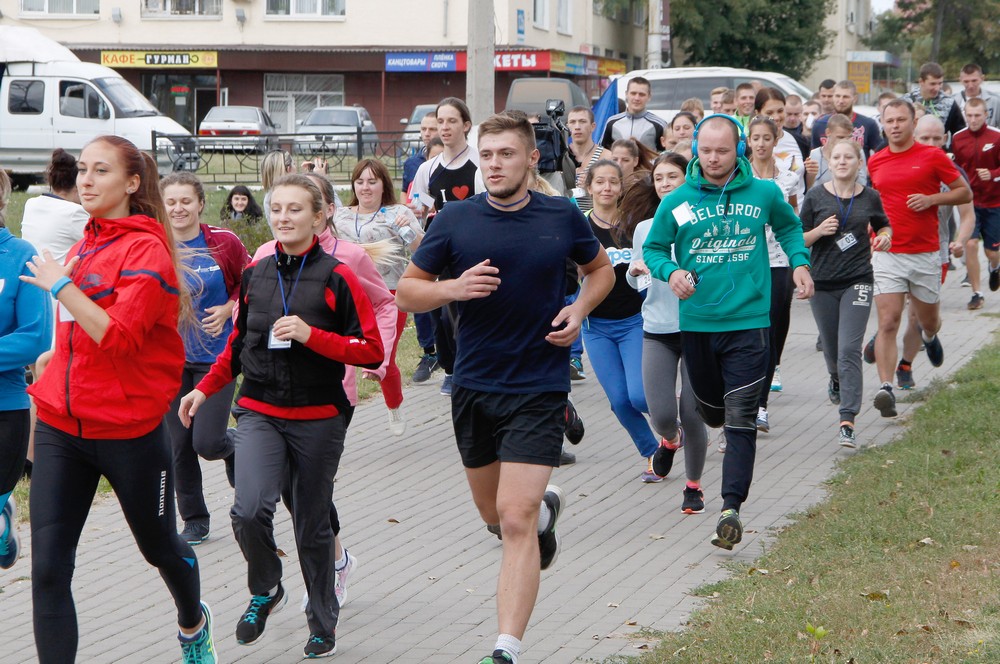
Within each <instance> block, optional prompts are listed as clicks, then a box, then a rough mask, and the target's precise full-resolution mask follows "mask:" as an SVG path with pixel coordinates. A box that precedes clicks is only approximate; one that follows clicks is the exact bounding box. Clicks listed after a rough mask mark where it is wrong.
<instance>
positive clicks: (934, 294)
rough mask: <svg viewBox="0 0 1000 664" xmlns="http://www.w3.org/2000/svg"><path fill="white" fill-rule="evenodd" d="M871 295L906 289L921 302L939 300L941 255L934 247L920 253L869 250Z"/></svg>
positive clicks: (905, 291)
mask: <svg viewBox="0 0 1000 664" xmlns="http://www.w3.org/2000/svg"><path fill="white" fill-rule="evenodd" d="M872 269H873V270H874V272H875V295H883V294H887V293H909V294H910V295H912V296H913V297H915V298H917V299H918V300H920V301H921V302H926V303H927V304H937V303H938V302H940V301H941V256H940V254H938V252H936V251H928V252H926V253H922V254H893V253H890V252H888V251H874V252H872Z"/></svg>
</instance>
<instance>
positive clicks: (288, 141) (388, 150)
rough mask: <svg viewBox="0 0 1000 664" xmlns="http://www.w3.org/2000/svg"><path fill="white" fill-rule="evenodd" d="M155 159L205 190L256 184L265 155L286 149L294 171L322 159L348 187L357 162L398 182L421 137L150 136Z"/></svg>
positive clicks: (395, 134) (330, 173) (358, 133)
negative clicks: (373, 162) (379, 167)
mask: <svg viewBox="0 0 1000 664" xmlns="http://www.w3.org/2000/svg"><path fill="white" fill-rule="evenodd" d="M152 144H153V145H154V146H157V147H155V148H154V156H155V157H157V161H161V160H164V159H165V160H167V161H169V163H171V164H172V165H173V169H174V170H184V171H192V172H194V173H195V175H197V176H198V177H199V178H200V179H201V181H202V182H203V183H204V184H205V185H206V186H212V185H234V184H244V185H255V184H256V185H259V184H260V180H261V177H260V166H261V163H262V162H263V161H264V157H266V156H267V154H268V152H271V151H273V150H285V151H287V152H288V153H289V154H291V155H292V158H293V160H294V161H295V164H296V168H301V165H302V164H303V163H304V162H311V161H313V160H314V159H316V158H317V157H321V158H323V159H325V160H326V163H327V175H328V176H329V177H330V178H331V179H332V180H333V181H334V182H335V183H337V184H342V185H344V184H347V183H348V180H349V179H350V177H351V171H352V170H353V168H354V166H355V165H356V164H357V163H358V160H360V159H363V158H367V157H374V158H375V159H379V160H380V161H382V162H383V163H384V164H385V165H386V167H388V169H389V173H390V174H392V177H393V179H394V180H396V181H397V182H398V181H400V180H402V175H403V162H405V161H406V160H407V159H408V158H409V157H410V156H412V155H413V154H415V153H416V151H417V150H418V149H419V148H420V147H421V146H422V143H421V142H420V137H419V135H414V134H411V133H406V132H381V131H380V132H378V133H377V134H376V133H370V132H363V131H361V130H360V129H359V130H358V131H356V132H341V133H331V132H325V133H323V134H272V135H267V136H242V137H219V136H190V135H175V134H161V133H159V132H153V141H152Z"/></svg>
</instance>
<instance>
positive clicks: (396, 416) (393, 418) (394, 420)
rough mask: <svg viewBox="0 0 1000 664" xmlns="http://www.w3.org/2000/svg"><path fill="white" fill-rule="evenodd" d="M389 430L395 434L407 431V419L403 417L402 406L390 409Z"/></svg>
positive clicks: (398, 434)
mask: <svg viewBox="0 0 1000 664" xmlns="http://www.w3.org/2000/svg"><path fill="white" fill-rule="evenodd" d="M389 431H390V432H392V435H393V436H402V435H403V433H404V432H405V431H406V420H404V419H403V410H402V408H390V409H389Z"/></svg>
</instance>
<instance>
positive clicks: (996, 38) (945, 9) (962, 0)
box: [866, 0, 1000, 78]
mask: <svg viewBox="0 0 1000 664" xmlns="http://www.w3.org/2000/svg"><path fill="white" fill-rule="evenodd" d="M938 10H942V11H938ZM938 16H940V17H941V20H942V23H941V26H940V29H941V33H940V34H941V39H940V44H939V47H938V54H937V56H936V58H934V57H933V52H932V48H933V35H934V29H935V20H936V18H937V17H938ZM876 20H877V25H876V29H875V31H874V32H873V33H872V35H871V37H870V38H869V39H867V40H866V41H867V44H868V45H869V47H871V48H875V49H879V50H886V51H890V52H892V53H894V54H895V55H897V56H902V55H903V54H904V53H907V52H910V53H912V56H913V61H914V62H916V63H920V62H926V61H928V60H931V59H936V60H937V61H938V62H940V63H941V65H942V66H943V67H944V68H945V71H946V72H947V76H948V77H949V78H957V77H958V72H959V70H960V69H961V68H962V66H963V65H965V64H967V63H969V62H975V63H977V64H979V65H980V66H981V67H982V68H983V70H984V71H986V72H988V73H993V74H994V75H995V74H996V73H997V72H1000V0H899V1H898V3H897V7H896V9H895V10H894V11H888V12H884V13H883V14H880V15H879V16H878V17H877V19H876Z"/></svg>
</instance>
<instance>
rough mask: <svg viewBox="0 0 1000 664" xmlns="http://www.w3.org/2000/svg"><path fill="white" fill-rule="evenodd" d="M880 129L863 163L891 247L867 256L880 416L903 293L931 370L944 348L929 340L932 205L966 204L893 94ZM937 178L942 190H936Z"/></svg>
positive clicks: (932, 328) (935, 261)
mask: <svg viewBox="0 0 1000 664" xmlns="http://www.w3.org/2000/svg"><path fill="white" fill-rule="evenodd" d="M882 126H883V128H884V130H885V135H886V138H887V139H888V142H889V147H888V148H886V149H884V150H881V151H879V152H877V153H876V154H875V155H874V156H873V157H872V158H871V160H870V161H869V162H868V173H869V175H870V177H871V181H872V186H873V187H874V188H875V189H876V190H878V192H879V193H880V194H881V196H882V205H883V207H884V208H885V211H886V214H887V215H888V216H889V221H890V223H891V224H892V248H891V249H890V250H889V251H880V252H877V253H876V254H874V255H873V256H872V268H873V270H874V272H875V307H876V309H877V310H878V334H877V335H876V338H875V362H876V364H877V366H878V374H879V380H880V381H881V383H882V386H881V388H880V389H879V391H878V393H876V395H875V407H876V408H877V409H878V410H879V412H880V413H881V414H882V416H883V417H893V416H895V415H896V397H895V395H893V393H892V382H891V381H892V375H893V370H894V369H895V368H896V358H897V355H898V349H897V347H896V335H897V333H898V332H899V323H900V318H901V317H902V313H903V307H904V305H905V303H906V295H907V294H909V295H910V306H911V307H912V309H913V312H914V314H916V317H917V321H918V322H919V323H920V329H921V336H922V337H923V341H924V346H925V348H926V350H927V358H928V359H929V360H930V361H931V364H933V365H934V366H936V367H938V366H941V363H942V362H944V349H943V348H942V347H941V341H940V340H939V339H938V337H937V332H938V330H939V329H940V328H941V317H940V291H941V268H940V260H939V250H940V240H939V235H938V217H937V206H938V205H959V204H961V203H968V202H969V201H970V200H972V191H971V190H970V189H969V186H968V185H967V184H966V183H965V180H963V179H962V176H961V175H960V174H959V172H958V169H956V168H955V165H954V164H952V163H951V160H950V159H948V156H947V155H946V154H945V153H944V152H942V151H941V150H939V149H937V148H935V147H931V146H928V145H921V144H919V143H916V142H915V141H914V139H913V131H914V128H915V126H916V122H915V115H914V111H913V105H912V104H911V103H910V102H908V101H906V100H903V99H894V100H892V101H890V102H889V103H888V104H886V106H885V109H884V110H883V111H882ZM941 183H944V184H945V185H946V186H947V188H948V191H942V190H941Z"/></svg>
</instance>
